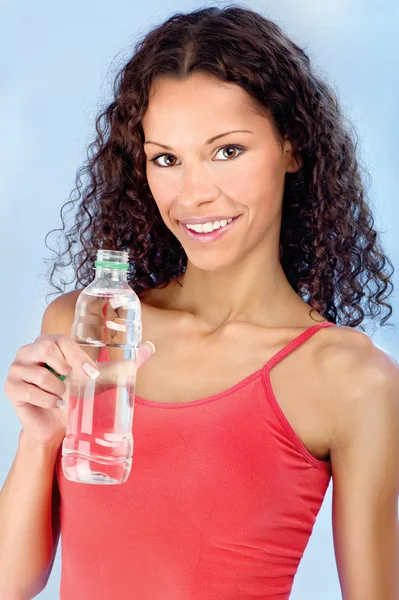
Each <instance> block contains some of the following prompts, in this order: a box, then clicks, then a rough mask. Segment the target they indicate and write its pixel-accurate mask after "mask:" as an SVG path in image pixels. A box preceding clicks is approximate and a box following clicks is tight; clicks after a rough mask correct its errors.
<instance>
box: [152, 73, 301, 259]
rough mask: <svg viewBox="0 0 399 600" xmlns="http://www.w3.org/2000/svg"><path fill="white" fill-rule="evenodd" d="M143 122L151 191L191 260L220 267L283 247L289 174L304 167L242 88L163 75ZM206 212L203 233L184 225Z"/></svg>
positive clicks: (198, 78) (194, 77)
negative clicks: (281, 234) (281, 236)
mask: <svg viewBox="0 0 399 600" xmlns="http://www.w3.org/2000/svg"><path fill="white" fill-rule="evenodd" d="M142 126H143V131H144V136H145V143H144V151H145V154H146V157H147V160H146V174H147V180H148V184H149V187H150V190H151V193H152V195H153V197H154V199H155V202H156V203H157V206H158V209H159V211H160V214H161V216H162V218H163V220H164V222H165V224H166V226H167V227H168V228H169V229H170V230H171V231H172V233H173V234H174V235H175V236H176V237H177V238H178V240H179V241H180V243H181V245H182V246H183V248H184V250H185V252H186V254H187V258H188V261H189V262H191V263H192V264H193V265H195V266H196V267H198V268H201V269H205V270H218V269H221V268H225V267H227V266H229V265H232V264H234V263H237V262H240V261H242V260H244V259H247V258H248V257H249V256H250V255H251V254H254V253H258V254H259V252H263V251H264V252H266V251H267V249H268V248H269V249H270V244H271V243H273V244H275V245H276V251H278V243H279V228H280V223H281V209H282V199H283V192H284V180H285V174H286V173H287V172H294V171H296V170H298V168H299V167H298V164H297V162H296V160H295V158H294V156H293V147H292V145H291V142H290V141H289V140H288V139H287V140H281V139H280V138H279V136H278V133H277V131H276V130H275V128H274V126H273V124H272V121H271V119H269V118H268V117H267V116H261V115H259V114H256V111H255V105H254V104H253V101H252V99H251V97H250V96H249V95H248V94H247V92H246V91H245V90H243V89H242V88H241V87H240V86H238V85H235V84H232V83H226V82H221V81H219V80H217V79H216V78H214V77H212V76H208V75H203V74H194V75H192V76H191V77H190V78H188V79H186V80H184V81H177V80H172V79H167V78H160V79H158V80H157V81H156V82H154V84H153V86H152V88H151V90H150V100H149V105H148V109H147V111H146V114H145V116H144V117H143V120H142ZM233 130H241V131H235V132H234V133H228V134H227V135H223V136H221V134H226V132H231V131H233ZM243 130H245V131H243ZM216 137H217V139H214V138H216ZM164 146H167V148H165V147H164ZM203 217H204V218H205V221H206V222H208V223H211V224H212V225H209V224H208V225H205V226H204V228H205V231H204V232H202V233H201V231H200V232H198V231H192V230H190V228H187V227H186V226H185V225H184V224H183V223H182V222H181V220H184V221H187V220H188V223H189V224H190V223H192V224H195V222H196V220H198V219H202V218H203ZM230 218H233V221H231V222H230V223H227V225H226V227H224V221H225V220H228V219H230ZM215 226H216V227H217V230H215V231H212V232H211V231H209V229H210V228H211V227H212V228H213V227H215ZM197 229H198V227H197Z"/></svg>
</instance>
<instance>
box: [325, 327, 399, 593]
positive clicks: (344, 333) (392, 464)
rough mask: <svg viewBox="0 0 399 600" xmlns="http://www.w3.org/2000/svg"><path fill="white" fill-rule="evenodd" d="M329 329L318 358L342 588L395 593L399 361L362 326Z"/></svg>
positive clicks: (336, 549)
mask: <svg viewBox="0 0 399 600" xmlns="http://www.w3.org/2000/svg"><path fill="white" fill-rule="evenodd" d="M323 333H326V334H328V335H324V336H323V338H324V339H323V340H322V339H321V338H322V336H320V352H319V356H318V361H319V368H320V373H321V377H323V380H324V388H323V390H324V392H325V394H326V398H327V399H328V402H327V403H328V408H329V411H330V416H331V419H330V423H331V424H330V428H329V431H330V458H331V467H332V476H333V482H334V485H333V512H332V515H333V532H334V547H335V555H336V559H337V566H338V572H339V577H340V582H341V587H342V590H343V593H344V595H345V598H346V594H348V597H349V596H350V597H352V596H353V597H355V596H356V598H360V597H365V596H367V595H368V594H369V592H370V593H371V595H372V597H373V598H377V597H378V598H379V597H381V598H382V597H384V598H388V597H389V598H394V597H395V598H396V597H397V595H396V594H397V591H398V588H397V585H398V584H397V568H396V565H397V562H398V560H399V544H398V542H399V538H398V529H397V519H398V513H397V511H398V493H399V365H398V363H397V362H396V360H395V359H394V358H393V357H392V356H391V355H390V354H389V353H388V352H386V351H385V350H384V349H383V348H381V347H379V346H377V345H376V344H374V343H373V341H372V340H371V338H370V337H369V336H368V335H367V334H365V333H363V332H362V331H359V330H352V329H351V328H347V327H338V326H337V327H329V328H327V330H326V331H325V332H324V331H323ZM359 565H361V567H362V568H361V569H359ZM394 590H396V592H394ZM370 597H371V596H370Z"/></svg>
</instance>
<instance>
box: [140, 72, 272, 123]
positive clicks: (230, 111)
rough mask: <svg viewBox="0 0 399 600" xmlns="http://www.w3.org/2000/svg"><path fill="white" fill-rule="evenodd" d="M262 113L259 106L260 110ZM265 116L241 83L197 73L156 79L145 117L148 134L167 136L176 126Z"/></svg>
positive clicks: (252, 121)
mask: <svg viewBox="0 0 399 600" xmlns="http://www.w3.org/2000/svg"><path fill="white" fill-rule="evenodd" d="M258 112H259V109H258ZM259 119H265V116H264V115H259V114H257V106H256V102H255V101H254V100H253V99H252V98H251V96H250V95H249V94H248V93H247V92H246V91H245V90H244V89H243V88H241V87H240V86H238V85H236V84H234V83H230V82H225V81H220V80H218V79H217V78H216V77H214V76H212V75H206V74H200V73H195V74H193V75H191V76H190V77H189V78H187V79H185V80H180V81H179V80H176V79H171V78H167V77H160V78H158V79H157V80H156V81H154V82H153V84H152V86H151V88H150V93H149V103H148V107H147V110H146V113H145V115H144V116H143V119H142V126H143V129H144V131H145V132H146V134H148V135H150V134H151V133H152V132H154V134H155V131H156V132H157V133H158V132H160V133H162V131H164V132H165V135H166V134H167V133H168V132H170V130H171V128H172V129H173V128H174V127H176V126H179V128H181V129H182V130H184V129H185V127H188V126H189V127H190V129H192V128H193V127H194V126H197V127H199V128H203V127H206V126H207V125H208V124H209V127H210V128H211V129H212V131H214V128H215V125H217V126H218V128H219V129H220V131H222V129H223V126H224V125H225V126H227V127H228V126H231V125H232V124H235V125H237V126H238V125H240V124H241V125H243V124H244V123H245V124H246V125H249V124H251V123H252V124H253V126H256V125H255V123H256V122H259Z"/></svg>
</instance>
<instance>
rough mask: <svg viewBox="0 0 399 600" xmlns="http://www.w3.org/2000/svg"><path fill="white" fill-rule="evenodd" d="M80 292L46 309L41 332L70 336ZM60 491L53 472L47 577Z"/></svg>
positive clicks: (57, 532) (55, 543) (57, 530)
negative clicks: (49, 552)
mask: <svg viewBox="0 0 399 600" xmlns="http://www.w3.org/2000/svg"><path fill="white" fill-rule="evenodd" d="M80 292H81V290H73V291H71V292H67V293H66V294H63V295H62V296H58V297H57V298H55V300H53V301H52V302H51V303H50V304H49V305H48V306H47V308H46V310H45V312H44V314H43V319H42V325H41V332H40V333H43V334H49V335H62V334H64V335H70V333H71V327H72V323H73V318H74V314H75V304H76V300H77V298H78V296H79V294H80ZM59 507H60V491H59V488H58V484H57V479H56V475H55V470H54V477H53V489H52V500H51V522H52V531H53V557H52V560H51V564H50V565H49V570H48V576H47V577H49V576H50V573H51V570H52V568H53V563H54V559H55V555H56V553H57V547H58V542H59V538H60V517H59Z"/></svg>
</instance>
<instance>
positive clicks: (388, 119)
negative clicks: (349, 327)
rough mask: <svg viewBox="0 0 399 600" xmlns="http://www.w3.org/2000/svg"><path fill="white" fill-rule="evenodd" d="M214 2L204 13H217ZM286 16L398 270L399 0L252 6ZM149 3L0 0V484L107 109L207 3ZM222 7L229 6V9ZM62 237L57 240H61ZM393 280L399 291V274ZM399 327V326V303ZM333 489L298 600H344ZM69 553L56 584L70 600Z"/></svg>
mask: <svg viewBox="0 0 399 600" xmlns="http://www.w3.org/2000/svg"><path fill="white" fill-rule="evenodd" d="M215 4H216V3H213V2H208V3H204V4H202V6H205V5H215ZM241 5H242V6H245V5H246V6H248V7H250V8H252V9H254V10H258V11H259V12H261V13H262V14H264V15H265V16H267V17H269V18H271V19H273V20H275V21H276V22H277V23H278V24H279V25H281V26H282V27H283V28H284V29H285V30H286V32H287V33H288V34H290V35H291V36H292V38H293V39H294V40H295V41H296V42H297V43H299V44H300V45H302V46H303V47H305V49H307V52H308V53H309V55H310V57H311V58H312V59H313V60H314V61H315V62H316V64H317V65H318V68H319V72H320V73H321V74H323V75H324V76H325V77H326V78H327V79H328V81H329V82H330V83H332V85H333V86H334V88H335V89H336V90H337V91H338V95H339V98H340V100H341V102H342V104H343V106H344V109H345V111H346V114H347V115H348V117H350V118H351V119H352V121H353V122H354V123H355V126H356V128H357V130H358V133H359V138H360V139H359V154H360V157H361V158H362V159H363V160H364V162H365V165H366V167H367V168H368V170H369V171H370V173H371V175H372V185H371V190H370V194H371V200H372V205H373V207H374V210H375V218H376V227H377V229H378V230H379V231H382V232H383V242H384V244H385V247H386V250H387V252H388V254H389V255H390V256H391V258H392V260H393V262H394V265H395V266H396V265H398V264H399V260H398V259H399V247H398V238H397V226H398V223H399V204H398V195H397V169H398V167H397V163H398V158H399V153H398V150H397V145H398V139H399V131H398V124H399V120H398V118H397V98H398V97H399V79H398V77H397V59H398V54H399V52H398V50H399V48H398V30H399V4H398V3H397V2H396V1H395V0H385V2H370V1H368V0H323V1H322V2H320V0H301V2H298V1H297V0H279V1H278V2H277V1H274V2H258V1H255V0H254V1H252V2H242V3H241ZM165 6H166V4H165V2H164V0H162V1H156V0H149V1H148V2H145V3H140V6H137V5H136V4H135V3H133V2H131V1H130V2H127V1H125V0H113V1H112V2H110V1H109V0H106V1H105V0H96V1H94V0H85V1H84V2H81V1H79V2H78V1H77V0H69V1H68V2H65V3H53V2H50V1H49V0H39V1H38V2H34V3H31V2H28V1H27V0H24V1H19V2H15V3H14V2H12V1H11V0H0V45H1V46H0V49H1V52H0V73H1V76H0V86H1V91H0V132H1V142H2V143H1V144H0V165H1V167H0V227H1V230H0V250H1V266H0V275H1V285H2V294H1V300H0V302H1V314H2V315H3V317H2V331H3V342H4V343H2V344H1V346H0V380H1V388H0V417H1V418H0V485H3V482H4V480H5V478H6V476H7V473H8V471H9V469H10V466H11V463H12V461H13V458H14V455H15V452H16V449H17V439H18V433H19V431H20V429H21V426H20V422H19V420H18V419H17V417H16V415H15V413H14V411H13V408H12V406H11V403H10V402H9V401H8V399H7V398H6V396H5V393H4V382H5V379H6V377H7V373H8V369H9V366H10V364H11V362H12V361H13V360H14V358H15V354H16V352H17V349H18V348H19V347H20V346H22V345H25V344H28V343H31V342H33V341H34V339H35V337H36V336H37V335H38V334H39V330H40V323H41V317H42V314H43V312H44V310H45V308H46V301H45V295H46V293H47V292H48V291H49V286H48V285H47V284H46V282H45V280H44V279H43V277H42V274H43V273H44V272H45V270H46V265H45V264H44V262H43V258H44V257H49V256H50V252H49V251H48V250H47V249H46V247H45V244H44V237H45V234H46V233H47V232H48V231H49V230H50V229H53V228H54V227H59V226H60V219H59V210H60V207H61V205H62V204H63V203H64V202H65V201H66V200H67V199H68V196H69V194H70V192H71V190H72V189H73V187H74V181H75V173H76V169H77V168H78V167H79V166H80V164H81V163H82V161H83V160H84V158H85V153H86V147H87V145H88V143H89V142H90V141H91V140H92V139H93V134H94V118H95V115H96V113H97V110H98V107H99V105H100V104H101V105H102V104H103V103H105V102H106V101H108V100H109V99H110V97H111V84H112V81H113V74H114V72H115V70H116V69H117V68H119V67H120V66H122V64H123V62H124V60H125V58H127V56H128V55H129V52H130V48H131V46H132V44H133V42H135V41H136V40H137V39H139V38H140V37H141V36H142V35H144V34H145V32H146V31H147V30H148V29H149V28H150V27H152V26H154V25H155V24H158V23H159V22H161V21H163V20H164V19H166V18H167V17H169V16H170V15H171V14H172V12H179V11H183V12H187V11H189V10H193V9H194V8H199V6H201V4H198V3H191V2H188V1H184V0H181V1H180V2H178V1H177V0H174V1H172V2H171V3H170V4H169V6H170V7H171V8H170V9H168V8H165ZM222 6H223V4H222ZM54 239H55V238H54V237H53V236H52V237H51V238H50V242H52V241H54ZM394 284H395V286H396V288H397V287H398V285H399V281H398V275H397V274H396V273H395V276H394ZM71 288H72V286H70V287H69V288H68V289H71ZM392 301H393V304H394V309H396V311H394V316H393V322H394V323H395V324H396V323H397V310H398V308H399V306H398V300H397V299H396V300H395V299H392ZM398 337H399V336H398V335H396V336H395V330H388V329H387V330H386V329H385V328H383V329H377V331H376V333H375V334H374V335H373V339H374V340H375V343H377V344H378V345H380V346H382V347H384V349H386V350H387V351H388V352H390V353H391V354H392V355H393V356H394V357H395V358H396V359H397V360H398V359H399V340H398ZM330 514H331V488H330V489H329V492H328V493H327V497H326V500H325V502H324V504H323V507H322V509H321V512H320V514H319V518H318V521H317V523H316V525H315V528H314V532H313V536H312V538H311V540H310V542H309V545H308V547H307V549H306V552H305V555H304V558H303V560H302V563H301V565H300V567H299V571H298V574H297V577H296V580H295V584H294V591H293V594H292V599H293V600H305V599H306V600H337V599H338V598H339V597H340V593H339V585H338V578H337V574H336V567H335V560H334V552H333V542H332V530H331V517H330ZM59 581H60V550H58V554H57V558H56V561H55V564H54V568H53V571H52V574H51V577H50V580H49V583H48V585H47V587H46V589H45V590H44V591H43V593H42V594H40V595H39V596H38V598H40V599H43V600H54V599H55V598H57V597H58V590H59Z"/></svg>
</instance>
